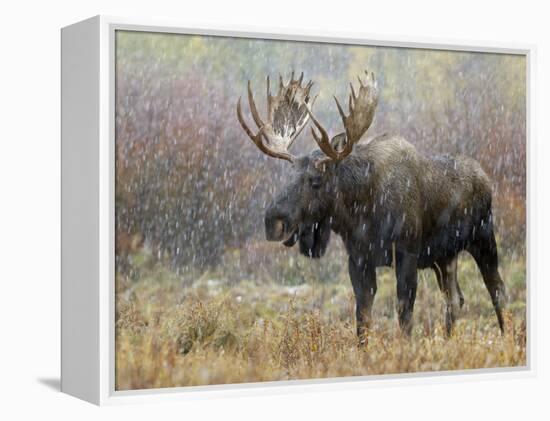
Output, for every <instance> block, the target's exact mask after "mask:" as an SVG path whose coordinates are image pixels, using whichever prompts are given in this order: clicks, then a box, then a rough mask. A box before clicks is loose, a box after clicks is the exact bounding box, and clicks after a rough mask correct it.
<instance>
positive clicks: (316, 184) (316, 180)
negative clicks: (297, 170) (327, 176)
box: [309, 176, 322, 189]
mask: <svg viewBox="0 0 550 421" xmlns="http://www.w3.org/2000/svg"><path fill="white" fill-rule="evenodd" d="M309 184H310V185H311V187H312V188H314V189H318V188H320V187H321V184H322V179H321V177H319V176H315V177H311V178H310V179H309Z"/></svg>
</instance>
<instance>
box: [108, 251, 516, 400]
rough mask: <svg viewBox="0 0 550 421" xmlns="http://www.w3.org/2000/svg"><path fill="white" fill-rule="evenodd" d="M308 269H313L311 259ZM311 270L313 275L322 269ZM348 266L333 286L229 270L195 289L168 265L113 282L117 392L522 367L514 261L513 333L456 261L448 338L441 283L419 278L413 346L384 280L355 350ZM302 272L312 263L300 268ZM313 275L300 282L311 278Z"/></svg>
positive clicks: (509, 277)
mask: <svg viewBox="0 0 550 421" xmlns="http://www.w3.org/2000/svg"><path fill="white" fill-rule="evenodd" d="M304 261H305V259H304ZM314 265H319V263H318V262H315V263H312V264H311V268H310V269H309V270H311V271H315V270H319V269H315V267H314ZM345 269H346V268H345V266H344V265H343V267H342V269H341V270H340V271H339V272H338V274H337V276H336V278H335V280H334V281H333V282H330V283H319V282H315V281H306V282H305V283H303V284H301V285H297V286H285V285H281V284H280V283H274V282H259V281H257V280H243V281H240V282H236V283H235V282H232V283H230V282H226V281H224V279H226V276H225V275H226V274H224V272H223V270H220V272H219V273H206V274H204V275H203V276H202V277H200V278H199V279H197V280H194V281H193V282H190V281H189V280H185V279H183V278H181V277H178V276H177V275H176V274H174V273H172V272H169V271H167V270H166V269H164V268H163V266H161V265H154V266H152V267H150V268H149V269H147V270H143V272H142V273H141V276H140V278H139V280H137V281H128V280H127V279H122V277H119V279H117V297H116V304H117V316H116V388H117V390H127V389H145V388H159V387H174V386H188V385H207V384H226V383H241V382H259V381H272V380H288V379H311V378H325V377H342V376H364V375H370V374H387V373H409V372H421V371H443V370H464V369H475V368H484V367H512V366H524V365H525V364H526V328H525V262H524V260H523V259H521V258H519V259H518V258H516V259H514V260H512V259H506V261H504V262H503V264H501V273H502V275H503V278H504V280H505V283H506V286H507V288H508V294H509V298H510V304H509V306H508V310H507V312H506V318H507V334H506V335H505V336H504V337H502V336H501V335H500V333H499V330H498V327H497V322H496V317H495V316H494V312H493V309H492V306H491V303H490V301H489V298H488V294H487V291H486V290H485V287H484V285H483V282H482V280H481V278H480V276H479V274H478V273H477V269H476V267H475V265H474V263H473V261H472V260H471V259H470V258H466V257H462V258H461V259H460V262H459V280H460V284H461V287H462V289H463V292H464V295H465V299H466V305H465V306H464V308H463V310H462V313H461V319H460V321H459V322H458V324H457V326H456V329H455V332H454V334H453V336H452V337H451V338H450V339H447V338H446V337H445V335H444V326H443V298H442V296H441V293H440V292H439V290H438V289H437V285H436V281H435V277H434V275H433V274H432V273H431V272H429V271H422V272H421V273H420V276H419V291H418V297H417V301H416V306H415V314H414V319H415V327H414V330H413V336H412V338H411V339H406V338H403V337H401V334H400V332H399V329H398V327H397V321H396V318H395V298H394V297H395V279H394V276H393V274H392V273H391V271H390V270H389V269H384V270H380V272H379V277H378V280H379V281H378V284H379V289H378V294H377V297H376V300H375V305H374V319H375V322H374V326H373V329H372V331H371V333H370V336H369V341H368V344H367V345H366V346H358V341H357V338H356V336H355V325H354V321H353V320H354V299H353V294H352V291H351V285H350V283H349V280H348V278H347V275H346V270H345ZM300 270H304V264H302V266H301V267H300ZM307 275H308V274H307V270H306V273H305V274H304V276H305V278H304V279H307V278H308V276H307Z"/></svg>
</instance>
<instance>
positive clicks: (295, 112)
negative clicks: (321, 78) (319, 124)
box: [237, 72, 315, 162]
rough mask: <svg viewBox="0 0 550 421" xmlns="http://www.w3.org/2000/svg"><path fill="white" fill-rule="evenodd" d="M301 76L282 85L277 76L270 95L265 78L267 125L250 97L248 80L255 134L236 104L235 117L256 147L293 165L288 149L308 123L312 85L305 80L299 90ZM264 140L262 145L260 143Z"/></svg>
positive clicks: (291, 78) (250, 95) (281, 80)
mask: <svg viewBox="0 0 550 421" xmlns="http://www.w3.org/2000/svg"><path fill="white" fill-rule="evenodd" d="M303 78H304V73H303V72H302V74H301V75H300V78H299V79H297V80H295V79H294V72H292V76H291V77H290V81H289V82H288V83H287V84H286V85H285V84H284V83H283V78H282V76H279V91H278V92H277V95H275V96H272V95H271V92H270V89H269V76H268V77H267V122H266V123H264V121H263V120H262V118H261V117H260V114H259V113H258V109H257V108H256V103H255V102H254V96H253V95H252V88H251V86H250V81H248V104H249V106H250V112H251V114H252V118H253V119H254V122H255V123H256V126H258V133H256V134H254V133H253V132H252V130H250V129H249V128H248V125H247V124H246V123H245V121H244V118H243V115H242V110H241V99H240V98H239V101H238V102H237V117H238V119H239V123H241V126H242V128H243V130H244V131H245V132H246V134H247V135H248V136H249V137H250V138H251V139H252V141H253V142H254V143H255V144H256V146H257V147H258V148H259V149H260V150H261V151H262V152H263V153H265V154H266V155H269V156H272V157H274V158H280V159H286V160H287V161H290V162H293V161H294V159H295V157H294V155H292V154H291V153H290V152H289V151H288V149H289V148H290V146H291V145H292V143H293V142H294V140H295V139H296V138H297V137H298V135H299V134H300V132H301V131H302V130H303V128H304V127H305V126H306V124H307V122H308V120H309V112H310V108H311V106H312V105H313V102H314V101H315V99H314V100H313V101H311V98H310V95H309V92H310V90H311V87H312V86H313V82H312V81H309V82H308V83H307V84H306V85H305V86H304V87H302V80H303ZM264 140H265V142H264Z"/></svg>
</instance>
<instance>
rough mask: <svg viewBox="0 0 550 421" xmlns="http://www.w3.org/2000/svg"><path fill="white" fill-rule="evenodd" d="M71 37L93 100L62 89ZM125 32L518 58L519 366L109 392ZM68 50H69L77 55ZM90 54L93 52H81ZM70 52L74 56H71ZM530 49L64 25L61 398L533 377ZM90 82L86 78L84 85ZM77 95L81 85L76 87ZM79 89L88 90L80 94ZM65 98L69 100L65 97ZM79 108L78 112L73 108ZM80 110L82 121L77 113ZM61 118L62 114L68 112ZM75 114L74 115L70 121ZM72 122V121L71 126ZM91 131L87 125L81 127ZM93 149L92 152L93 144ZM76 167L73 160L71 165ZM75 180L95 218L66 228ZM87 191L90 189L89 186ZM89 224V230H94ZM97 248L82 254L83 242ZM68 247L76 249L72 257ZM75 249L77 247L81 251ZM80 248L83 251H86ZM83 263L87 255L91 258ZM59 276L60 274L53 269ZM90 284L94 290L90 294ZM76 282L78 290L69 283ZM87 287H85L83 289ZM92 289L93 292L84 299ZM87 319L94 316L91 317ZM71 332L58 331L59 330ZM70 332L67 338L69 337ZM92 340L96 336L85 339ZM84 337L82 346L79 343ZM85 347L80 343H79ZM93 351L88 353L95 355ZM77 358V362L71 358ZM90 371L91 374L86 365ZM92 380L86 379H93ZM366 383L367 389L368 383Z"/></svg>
mask: <svg viewBox="0 0 550 421" xmlns="http://www.w3.org/2000/svg"><path fill="white" fill-rule="evenodd" d="M75 28H80V29H82V28H84V31H96V32H95V34H96V35H97V37H96V38H94V36H93V34H88V35H91V36H92V38H91V39H97V48H98V49H99V54H98V56H97V61H94V58H93V57H92V58H91V59H90V57H88V58H87V59H90V60H91V61H90V66H91V67H92V68H93V69H97V71H98V75H94V74H93V73H91V74H86V75H82V77H84V78H88V79H90V80H88V82H92V81H93V80H95V79H97V77H98V85H97V86H98V91H97V92H93V91H90V90H89V89H86V88H85V86H84V87H83V86H80V85H79V86H80V87H79V86H77V85H78V84H77V85H75V83H72V84H71V83H70V80H66V79H67V77H68V74H69V73H71V72H72V71H73V69H72V68H71V67H70V58H71V56H72V55H73V54H75V53H76V51H75V48H74V46H73V48H69V47H68V46H67V42H63V39H64V38H65V37H68V38H74V35H75V34H78V31H77V30H76V29H75ZM116 30H135V31H150V32H167V33H181V34H196V35H214V36H233V37H246V38H263V39H279V40H290V41H292V40H295V41H312V42H326V43H329V42H330V43H343V44H363V45H378V46H388V47H405V48H429V49H445V50H453V51H478V52H491V53H503V54H520V55H525V56H526V58H527V75H526V76H527V99H526V101H527V204H528V212H527V239H526V241H527V329H528V332H527V338H528V339H527V340H528V344H527V366H526V367H511V368H496V369H480V370H464V371H449V372H428V373H407V374H397V375H383V376H363V377H345V378H336V379H314V380H293V381H277V382H266V383H247V384H236V385H212V386H197V387H174V388H167V389H147V390H134V391H115V388H114V385H115V383H114V374H115V373H114V369H115V343H114V340H115V329H114V182H115V180H114V175H115V171H114V165H115V163H114V153H115V148H114V134H115V127H114V112H115V110H114V106H115V102H114V99H115V90H114V88H115V86H114V66H115V60H114V59H115V37H114V34H115V31H116ZM79 42H84V41H82V40H78V41H76V44H77V45H78V47H80V48H81V47H83V45H82V44H79ZM90 47H91V48H92V50H91V51H93V47H94V46H90ZM76 50H78V48H77V49H76ZM535 57H536V48H535V46H534V45H525V44H521V45H518V44H515V45H511V44H509V43H506V44H505V43H496V42H480V41H467V42H464V41H457V40H442V39H419V38H417V37H415V38H409V37H398V36H385V35H384V36H374V35H366V34H357V33H342V32H338V33H336V32H329V31H325V30H322V31H321V30H319V31H306V30H303V29H281V28H261V30H260V28H258V27H250V26H248V27H245V26H235V25H223V26H215V25H210V24H206V25H197V24H196V23H195V24H188V25H185V24H182V22H173V21H166V20H155V19H134V18H116V17H107V16H96V17H94V18H91V19H89V20H86V21H83V22H80V23H77V24H75V25H71V26H69V27H66V28H64V29H63V30H62V382H61V384H62V391H63V392H66V393H69V394H72V395H74V396H77V397H80V398H82V399H85V400H87V401H90V402H92V403H96V404H100V405H103V404H122V403H138V402H159V401H172V400H182V399H204V398H212V397H222V396H223V397H229V396H235V397H237V396H241V397H242V396H253V395H261V394H266V393H271V394H288V393H303V392H313V391H332V390H345V389H357V388H362V389H365V388H370V387H381V386H383V387H387V386H403V385H407V386H413V385H419V384H442V383H451V382H465V381H466V382H467V381H479V380H495V379H503V378H506V379H512V378H525V377H533V376H535V375H536V358H535V357H536V355H535V349H536V336H535V335H534V332H535V320H534V318H533V315H534V314H536V309H535V302H534V300H533V299H532V298H533V297H535V296H536V295H535V284H534V282H532V279H531V276H532V268H533V267H535V265H534V254H533V252H532V251H533V246H534V244H535V241H534V240H535V239H534V236H535V234H536V233H535V232H534V231H533V230H532V229H531V227H532V226H533V223H534V221H535V220H536V214H535V211H536V209H535V205H534V198H533V196H532V193H533V191H534V190H533V187H534V179H533V176H534V174H535V168H534V160H533V159H532V157H533V156H535V155H534V153H535V151H534V149H535V141H534V140H535V139H534V135H533V130H532V129H533V127H535V126H534V124H535V118H534V117H535V116H534V113H533V112H532V111H533V109H534V104H535V98H534V89H533V87H534V83H535V66H534V61H535ZM94 76H95V78H94ZM84 85H86V84H84ZM88 88H89V86H88ZM69 89H73V90H74V92H73V93H72V95H71V94H69V92H68V90H69ZM94 101H97V109H96V111H97V116H98V119H97V121H95V123H94V125H93V127H91V128H90V129H89V132H87V133H84V134H85V136H80V135H79V137H80V138H82V140H81V141H80V143H82V145H81V146H78V147H77V148H76V149H71V148H70V145H71V142H72V141H76V140H77V139H75V138H74V136H75V133H81V127H80V126H81V124H82V121H81V119H82V118H84V117H83V114H82V113H86V112H90V111H91V110H92V111H93V110H94V109H95V108H94V107H95V104H96V102H94ZM77 106H79V107H77ZM86 110H87V111H86ZM70 111H71V112H70ZM75 113H76V115H74V114H75ZM79 119H80V120H79ZM87 122H88V123H89V124H91V123H92V122H91V121H90V120H89V116H88V120H87ZM86 142H92V145H88V147H90V148H92V150H93V149H94V145H95V147H97V157H94V159H96V158H97V159H96V161H94V162H93V165H92V166H91V168H92V170H90V171H88V172H82V171H80V167H79V166H78V165H77V166H74V165H73V166H72V167H71V166H70V165H68V164H69V161H71V160H76V162H78V159H79V150H81V149H80V148H81V147H82V148H84V147H85V146H86V145H85V143H86ZM94 142H95V144H94ZM80 160H82V156H80ZM68 179H72V180H75V181H74V182H73V184H76V185H77V186H78V185H91V186H94V187H96V188H97V192H98V197H97V203H96V204H97V208H93V209H92V211H91V214H90V215H86V218H85V219H84V223H83V224H80V225H78V227H77V228H78V231H77V230H76V229H75V225H74V224H73V225H71V218H70V214H68V213H67V212H68V211H69V210H70V209H71V207H72V206H74V205H75V204H77V203H78V201H79V200H83V199H85V197H71V196H68V195H69V194H70V193H71V190H70V189H69V188H68V187H69V186H68V185H67V180H68ZM94 183H96V184H94ZM94 221H97V224H96V225H94ZM94 238H97V243H95V242H94V241H92V242H91V243H89V244H83V239H94ZM96 245H97V249H96V250H95V253H96V254H97V257H98V272H97V276H95V277H94V275H93V274H92V276H88V277H86V276H84V277H82V278H80V277H76V275H77V274H81V273H82V267H83V264H88V265H90V264H92V260H93V259H92V258H91V255H89V253H88V252H89V249H90V247H91V248H93V247H95V246H96ZM77 246H78V248H77ZM81 246H83V247H81ZM86 246H87V248H86ZM92 254H93V253H92ZM63 268H65V269H63ZM94 279H95V281H96V282H97V285H96V287H97V288H96V287H95V286H94V285H93V284H92V285H89V283H90V282H93V280H94ZM76 280H80V282H78V281H76ZM75 282H76V284H78V285H79V286H80V287H82V288H86V287H87V288H91V289H92V290H93V291H94V293H95V294H96V295H93V297H92V299H93V300H94V301H93V302H92V303H90V302H89V296H87V295H86V294H83V293H82V290H80V291H79V290H78V289H77V290H75V289H74V288H72V289H71V287H72V286H74V284H75ZM86 282H88V284H86ZM94 288H95V289H94ZM83 308H85V309H87V311H90V312H91V314H84V315H83V314H81V311H79V310H80V309H83ZM96 310H97V311H96ZM69 319H70V320H72V321H73V322H72V324H70V325H67V320H69ZM75 323H80V325H79V327H80V334H79V335H76V336H74V329H75ZM71 329H72V331H71ZM94 332H96V334H95V336H94ZM90 335H91V337H89V336H90ZM84 337H87V342H88V343H91V344H93V345H94V346H92V347H91V348H89V349H88V348H86V349H84V348H85V347H83V346H82V342H80V345H79V343H78V341H82V340H83V338H84ZM85 342H86V341H85ZM95 345H97V346H95ZM76 352H78V354H76ZM84 361H85V362H88V363H89V364H92V365H90V366H86V368H87V369H86V370H85V371H86V373H85V374H82V370H81V369H79V368H78V367H80V366H81V365H82V362H84ZM94 362H97V370H95V369H94V367H95V366H94V365H93V363H94ZM94 370H95V372H94ZM373 380H376V381H373Z"/></svg>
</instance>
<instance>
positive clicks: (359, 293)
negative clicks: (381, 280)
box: [349, 256, 377, 344]
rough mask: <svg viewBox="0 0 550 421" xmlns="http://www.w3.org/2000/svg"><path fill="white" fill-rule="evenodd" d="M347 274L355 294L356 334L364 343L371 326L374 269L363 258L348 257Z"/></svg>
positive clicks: (374, 279) (374, 284) (374, 289)
mask: <svg viewBox="0 0 550 421" xmlns="http://www.w3.org/2000/svg"><path fill="white" fill-rule="evenodd" d="M349 276H350V279H351V283H352V286H353V292H354V294H355V318H356V322H357V336H358V338H359V340H360V342H361V343H362V344H364V343H366V341H367V335H368V330H369V328H370V326H371V319H372V304H373V302H374V296H375V295H376V289H377V286H376V269H375V267H374V265H372V264H369V263H368V262H367V261H365V259H364V258H362V257H358V258H353V257H351V256H350V258H349Z"/></svg>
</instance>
